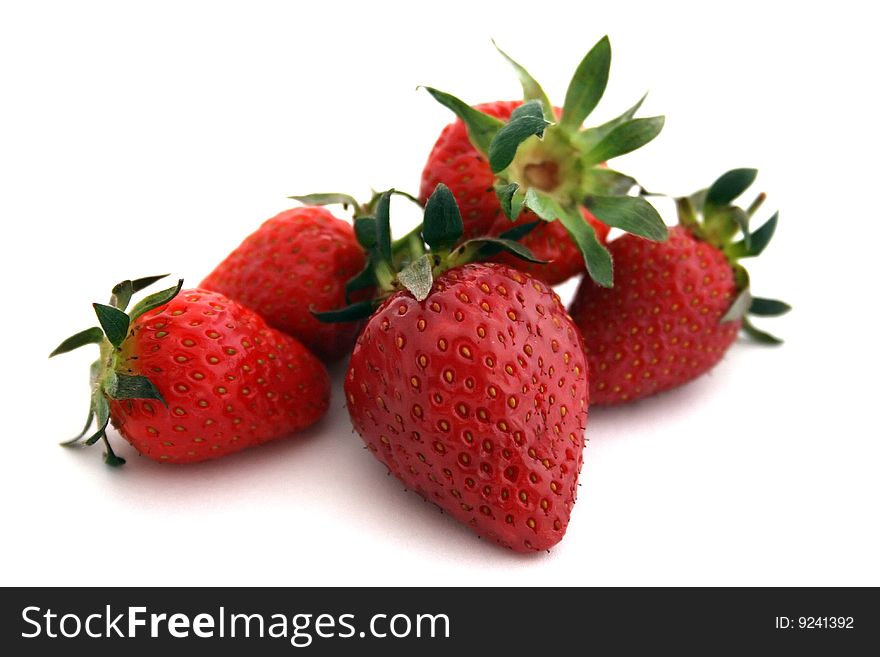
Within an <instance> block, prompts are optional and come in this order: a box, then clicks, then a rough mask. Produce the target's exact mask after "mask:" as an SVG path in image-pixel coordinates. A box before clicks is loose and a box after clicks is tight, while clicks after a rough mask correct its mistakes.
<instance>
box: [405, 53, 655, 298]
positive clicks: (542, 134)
mask: <svg viewBox="0 0 880 657" xmlns="http://www.w3.org/2000/svg"><path fill="white" fill-rule="evenodd" d="M501 54H502V55H504V57H505V58H506V59H507V60H508V61H509V62H510V63H511V64H512V65H513V67H514V69H515V70H516V72H517V74H518V75H519V78H520V81H521V83H522V87H523V92H524V96H525V102H524V103H512V102H496V103H487V104H484V105H477V106H475V107H471V106H469V105H467V104H466V103H464V102H463V101H461V100H459V99H458V98H455V97H454V96H451V95H449V94H447V93H445V92H442V91H438V90H437V89H433V88H430V87H426V89H427V91H428V92H429V93H430V94H431V95H432V96H433V97H434V98H435V99H436V100H437V101H438V102H440V103H441V104H443V105H444V106H446V107H447V108H449V109H450V110H452V111H453V112H454V113H455V114H456V116H457V117H458V121H457V122H455V123H453V124H452V125H450V126H447V127H446V129H444V131H443V132H442V133H441V135H440V138H439V139H438V140H437V142H436V144H435V145H434V148H433V149H432V151H431V154H430V156H429V157H428V161H427V163H426V165H425V168H424V171H423V172H422V187H421V197H422V199H423V200H424V199H425V198H427V196H428V194H430V193H431V192H432V190H433V189H434V187H435V185H436V184H437V183H440V182H442V183H444V184H446V185H447V186H448V187H449V188H450V189H451V190H452V192H453V194H454V195H455V196H456V198H457V199H458V202H459V204H460V205H461V207H462V208H463V212H464V226H465V230H464V236H465V237H474V236H477V235H493V234H495V235H497V234H498V233H499V232H501V231H503V230H505V228H504V225H505V224H506V225H507V228H509V227H510V222H517V223H522V222H531V221H537V220H539V219H542V220H544V221H547V222H558V223H557V224H553V223H551V224H550V225H549V226H539V227H538V228H536V229H535V230H534V231H533V232H532V234H531V235H530V236H529V237H527V238H524V239H523V243H524V244H525V245H526V246H528V247H529V248H530V250H531V251H532V252H533V253H534V254H535V255H536V256H537V257H538V258H540V259H543V260H548V261H550V264H549V266H547V267H534V266H531V265H526V267H528V269H529V271H530V272H532V273H534V274H535V275H536V276H540V277H542V278H543V279H544V280H545V281H547V282H548V283H551V284H556V283H560V282H562V281H564V280H566V279H567V278H569V277H571V276H572V275H574V274H577V273H579V272H581V271H583V270H584V265H586V270H587V272H588V273H589V275H590V276H591V277H592V278H593V279H594V280H595V281H596V282H597V283H598V284H599V285H602V286H605V287H609V286H611V284H612V282H613V273H612V266H611V257H610V254H609V253H608V251H607V249H606V248H605V247H604V245H603V242H604V237H605V236H606V235H607V233H608V227H609V226H613V227H617V228H620V229H622V230H624V231H627V232H630V233H633V234H636V235H640V236H642V237H645V238H648V239H651V240H663V239H665V237H666V228H665V226H664V224H663V221H662V220H661V218H660V216H659V214H657V211H656V210H655V209H654V208H653V206H651V205H650V203H648V202H647V201H646V200H645V199H644V198H642V197H641V196H629V195H628V194H629V192H630V191H632V190H633V189H635V188H638V184H637V183H636V181H635V179H634V178H632V177H630V176H627V175H625V174H623V173H620V172H618V171H614V170H612V169H609V168H608V167H607V166H606V165H605V162H606V161H607V160H609V159H612V158H614V157H617V156H619V155H624V154H625V153H629V152H631V151H633V150H635V149H637V148H640V147H641V146H643V145H645V144H647V143H648V142H650V141H651V140H652V139H654V137H656V136H657V135H658V134H659V132H660V130H661V129H662V127H663V122H664V119H663V117H662V116H657V117H652V118H639V119H637V118H634V116H635V113H636V112H637V111H638V109H639V107H640V106H641V104H642V101H641V100H640V101H639V102H638V103H636V104H635V105H634V106H633V107H632V108H630V109H629V110H627V111H626V112H624V113H623V114H622V115H620V116H619V117H617V118H615V119H613V120H611V121H609V122H607V123H605V124H603V125H601V126H598V127H594V128H588V129H582V124H583V122H584V120H585V119H586V118H587V117H588V116H589V115H590V113H591V112H592V111H593V109H594V108H595V107H596V105H597V104H598V103H599V100H600V99H601V98H602V95H603V94H604V92H605V86H606V84H607V82H608V73H609V68H610V64H611V46H610V44H609V42H608V38H607V37H605V38H603V39H601V40H600V41H599V42H598V43H597V44H596V45H595V46H594V47H593V48H592V49H591V50H590V52H589V53H587V55H586V57H585V58H584V59H583V61H582V62H581V63H580V65H579V66H578V68H577V70H576V72H575V74H574V76H573V78H572V80H571V83H570V84H569V87H568V91H567V92H566V96H565V103H564V105H563V107H562V109H561V110H558V109H556V108H554V107H553V105H552V104H551V103H550V101H549V100H548V98H547V96H546V94H545V93H544V91H543V89H542V88H541V86H540V85H539V84H538V82H537V81H535V79H534V78H532V76H531V75H529V73H528V72H527V71H526V70H525V69H524V68H523V67H522V66H520V65H519V64H517V63H516V62H515V61H513V60H512V59H511V58H510V57H508V56H507V55H506V54H505V53H503V52H502V53H501ZM643 100H644V99H643Z"/></svg>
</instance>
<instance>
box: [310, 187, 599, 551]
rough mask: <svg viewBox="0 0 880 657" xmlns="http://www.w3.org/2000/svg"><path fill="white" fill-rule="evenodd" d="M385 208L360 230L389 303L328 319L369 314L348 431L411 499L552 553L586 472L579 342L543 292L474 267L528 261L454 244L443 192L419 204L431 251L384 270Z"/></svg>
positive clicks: (471, 243) (511, 275) (457, 235)
mask: <svg viewBox="0 0 880 657" xmlns="http://www.w3.org/2000/svg"><path fill="white" fill-rule="evenodd" d="M387 199H388V194H387V193H386V194H385V195H383V197H382V200H381V201H380V202H379V204H378V206H377V211H376V216H375V217H370V218H365V219H363V220H361V221H362V222H367V223H361V224H360V225H359V226H358V229H359V230H360V231H361V232H364V233H365V232H366V230H367V229H368V228H370V227H372V228H373V229H374V230H373V235H374V239H373V240H372V241H370V242H369V243H371V244H373V245H374V246H373V249H372V250H371V254H370V260H371V262H372V263H373V265H374V268H375V280H377V282H378V286H379V289H380V290H381V291H382V292H383V293H384V294H385V299H384V301H383V302H382V303H381V305H380V306H379V308H378V310H375V312H374V310H373V308H374V305H375V302H361V303H359V304H354V305H352V306H350V307H349V308H348V309H345V310H343V311H340V312H339V313H325V314H323V315H322V317H323V318H324V319H350V318H351V316H358V315H359V314H367V315H370V318H369V320H368V321H367V324H366V326H365V327H364V330H363V332H362V333H361V335H360V336H359V338H358V341H357V343H356V344H355V348H354V352H353V354H352V357H351V362H350V365H349V369H348V372H347V374H346V377H345V395H346V399H347V401H348V411H349V414H350V415H351V419H352V423H353V424H354V427H355V429H356V430H357V432H358V433H359V434H360V436H361V437H362V438H363V440H364V442H365V443H366V445H367V447H368V448H369V450H370V451H371V452H372V453H373V454H374V455H375V456H376V457H377V458H378V459H379V460H380V461H382V463H384V464H385V465H386V466H387V467H388V469H389V471H390V472H391V473H392V474H394V475H395V476H396V477H397V478H399V479H400V480H401V481H402V482H403V483H404V484H405V485H406V487H407V488H410V489H413V490H415V491H417V492H418V493H420V494H421V495H422V496H424V497H425V499H427V500H429V501H431V502H434V503H435V504H437V505H438V506H440V507H441V508H442V509H443V510H445V511H447V512H448V513H450V514H451V515H452V516H453V517H454V518H456V519H457V520H459V521H460V522H463V523H465V524H466V525H467V526H468V527H470V528H471V529H473V530H474V531H475V532H477V533H478V534H479V535H481V536H485V537H486V538H488V539H490V540H493V541H495V542H497V543H499V544H501V545H503V546H506V547H509V548H511V549H513V550H516V551H518V552H528V551H534V550H545V549H548V548H550V547H551V546H553V545H555V544H556V543H557V542H559V541H560V540H561V539H562V537H563V535H564V533H565V530H566V528H567V526H568V522H569V516H570V514H571V510H572V506H573V504H574V502H575V497H576V492H577V480H578V475H579V473H580V469H581V463H582V450H583V444H584V443H583V431H584V427H585V426H586V421H587V404H588V387H589V386H588V381H587V367H586V361H585V358H584V353H583V346H582V344H581V341H580V336H579V334H578V331H577V330H576V328H575V326H574V324H573V323H572V321H571V319H570V318H569V317H568V315H567V314H566V312H565V308H564V307H563V306H562V304H561V303H560V301H559V298H558V297H557V296H556V294H555V293H554V292H553V290H552V289H551V288H549V287H548V286H547V285H546V284H545V283H543V282H541V281H539V280H538V279H536V278H533V277H531V276H530V275H528V274H525V273H522V272H520V271H518V270H516V269H513V268H511V267H508V266H506V265H502V264H498V263H469V262H468V260H472V259H477V260H482V259H485V257H487V256H492V255H494V254H495V253H496V252H497V250H498V249H500V248H503V249H507V250H508V251H511V252H514V253H517V254H518V255H520V257H523V258H525V259H533V255H532V254H531V253H530V252H529V250H528V249H527V248H525V247H523V246H522V245H520V244H518V243H516V242H512V241H510V240H508V239H506V238H493V237H489V238H475V239H471V240H467V241H465V242H464V243H463V244H460V245H459V246H455V245H457V244H458V243H459V240H460V239H461V236H462V232H463V225H462V218H461V215H460V212H459V210H458V207H457V205H456V203H455V199H454V197H453V196H452V194H451V192H450V191H449V189H448V188H446V187H445V186H443V185H439V186H438V187H437V189H436V190H435V192H434V194H433V195H432V196H431V197H430V198H429V199H428V201H427V203H426V206H425V220H424V224H423V226H422V228H421V230H420V234H421V235H422V236H423V237H424V240H425V242H427V246H428V250H427V252H424V253H422V254H421V255H413V254H410V255H409V256H407V257H408V258H410V261H409V263H408V264H407V265H405V266H404V268H403V269H402V270H400V271H399V272H398V273H397V274H391V273H389V272H390V270H391V267H392V265H393V264H394V251H393V249H392V246H391V241H390V235H389V230H388V225H389V221H388V203H387ZM423 246H424V245H423Z"/></svg>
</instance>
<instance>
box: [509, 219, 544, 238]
mask: <svg viewBox="0 0 880 657" xmlns="http://www.w3.org/2000/svg"><path fill="white" fill-rule="evenodd" d="M542 223H544V221H543V219H539V220H538V221H530V222H529V223H527V224H520V225H519V226H514V227H513V228H508V229H507V230H505V231H504V232H503V233H501V234H499V235H498V237H500V238H501V239H505V240H513V241H514V242H518V241H520V240H521V239H522V238H523V237H525V236H526V235H528V234H529V233H531V232H532V231H533V230H535V228H537V227H538V226H540V225H541V224H542Z"/></svg>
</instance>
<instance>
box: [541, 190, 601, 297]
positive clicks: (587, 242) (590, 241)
mask: <svg viewBox="0 0 880 657" xmlns="http://www.w3.org/2000/svg"><path fill="white" fill-rule="evenodd" d="M525 205H526V206H527V207H528V208H530V209H531V210H532V211H533V212H534V213H535V214H537V215H538V216H539V217H541V219H543V220H544V221H555V220H557V219H558V220H559V221H560V222H562V225H563V226H564V227H565V229H566V230H567V231H568V234H569V235H571V237H572V239H574V241H575V243H576V244H577V245H578V248H579V249H580V251H581V255H583V258H584V263H585V264H586V266H587V272H588V273H589V274H590V277H591V278H592V279H593V280H594V281H596V283H598V284H599V285H601V286H602V287H611V286H612V285H613V284H614V269H613V266H612V263H611V254H610V253H609V252H608V249H606V248H605V247H604V246H602V245H601V244H600V243H599V240H598V238H597V237H596V231H595V230H593V227H592V226H591V225H590V224H589V222H587V221H585V220H584V218H583V216H582V215H581V213H580V211H579V210H578V209H577V208H563V207H562V206H560V205H559V203H557V202H556V201H555V200H554V199H553V198H551V197H549V196H547V195H546V194H542V193H541V192H538V191H536V190H535V189H534V188H531V189H529V191H528V192H526V200H525Z"/></svg>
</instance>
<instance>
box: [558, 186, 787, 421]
mask: <svg viewBox="0 0 880 657" xmlns="http://www.w3.org/2000/svg"><path fill="white" fill-rule="evenodd" d="M755 173H756V172H755V171H754V170H751V169H738V170H734V171H731V172H729V173H727V174H725V175H724V176H722V177H721V178H720V179H719V180H718V181H716V183H715V184H714V185H713V186H712V187H711V188H709V190H708V191H707V192H703V193H701V194H699V195H696V196H695V197H694V198H693V199H679V208H680V210H681V212H682V220H683V221H682V224H683V225H680V226H676V227H675V228H673V229H671V231H670V234H669V240H668V241H667V242H665V243H662V244H656V243H652V242H648V241H647V240H644V239H642V238H639V237H635V236H632V235H625V236H623V237H621V238H619V239H617V240H614V241H613V242H611V244H610V245H609V248H610V250H611V254H612V256H613V258H614V264H615V269H616V280H617V282H616V283H615V285H614V287H613V288H612V289H605V288H600V287H599V286H597V285H595V284H594V283H593V282H592V281H589V280H587V279H585V280H584V281H582V283H581V286H580V288H579V289H578V291H577V294H576V296H575V299H574V302H573V304H572V307H571V314H572V317H573V318H574V321H575V323H576V324H577V325H578V327H579V328H580V329H581V331H582V333H583V337H584V344H585V346H586V351H587V358H588V360H589V364H590V374H591V377H590V398H591V400H592V402H593V403H594V404H619V403H623V402H628V401H633V400H636V399H639V398H641V397H647V396H648V395H652V394H655V393H658V392H662V391H664V390H668V389H670V388H674V387H676V386H679V385H681V384H683V383H686V382H688V381H690V380H691V379H694V378H696V377H698V376H699V375H701V374H703V373H704V372H707V371H708V370H710V369H711V368H712V367H713V366H714V365H715V364H716V363H717V362H718V361H719V360H721V358H722V357H723V356H724V354H725V352H726V351H727V349H728V348H729V347H730V345H731V344H732V343H733V342H734V340H735V339H736V337H737V334H738V332H739V330H740V328H742V327H745V328H746V330H747V331H748V332H749V333H750V334H751V335H753V336H754V337H757V338H759V339H762V340H763V341H765V342H773V341H775V340H776V339H775V338H773V337H772V336H769V335H767V334H766V333H762V332H760V331H757V329H755V328H754V327H753V326H752V325H751V323H750V322H749V320H748V319H745V318H744V316H743V315H744V312H745V311H746V310H748V309H751V312H753V313H755V314H762V315H773V314H781V313H782V312H785V311H787V310H788V306H787V305H786V304H783V303H782V302H779V301H773V300H770V299H757V298H752V297H751V296H750V293H749V288H748V276H747V274H746V272H745V269H743V268H742V267H741V266H740V265H738V264H736V260H737V259H738V258H742V257H749V256H756V255H758V254H759V253H760V252H761V251H762V250H763V249H764V247H765V246H766V245H767V242H768V241H769V240H770V237H771V236H772V234H773V231H774V229H775V226H776V220H777V218H776V216H775V215H774V217H773V218H772V219H771V220H770V221H768V222H767V224H765V225H764V226H762V227H761V228H760V229H758V230H757V231H755V232H754V233H753V234H750V235H749V238H748V246H747V245H746V240H745V238H744V239H743V240H742V241H740V242H736V243H733V242H732V238H733V237H734V236H735V234H736V232H737V229H738V228H739V227H747V225H748V219H749V217H750V216H751V214H753V213H754V211H755V210H756V209H757V205H758V204H759V203H760V202H761V201H762V200H763V196H760V197H759V200H758V202H757V203H756V204H754V205H753V206H752V208H750V210H749V211H748V212H746V211H743V210H741V209H740V208H736V207H734V206H731V205H729V203H730V201H732V200H733V199H734V198H736V197H737V196H739V195H740V194H741V193H742V192H743V191H744V190H745V188H746V187H748V186H749V184H751V181H752V180H754V177H755ZM694 202H696V203H697V204H698V205H699V206H701V207H700V209H701V210H702V212H703V214H704V215H705V219H704V221H703V222H702V223H700V222H698V221H697V220H696V215H695V213H694V207H693V203H694ZM746 230H747V228H746ZM747 234H748V233H747Z"/></svg>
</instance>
